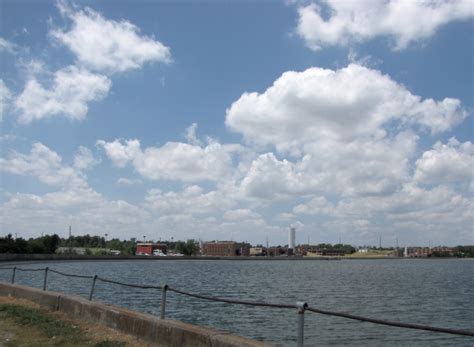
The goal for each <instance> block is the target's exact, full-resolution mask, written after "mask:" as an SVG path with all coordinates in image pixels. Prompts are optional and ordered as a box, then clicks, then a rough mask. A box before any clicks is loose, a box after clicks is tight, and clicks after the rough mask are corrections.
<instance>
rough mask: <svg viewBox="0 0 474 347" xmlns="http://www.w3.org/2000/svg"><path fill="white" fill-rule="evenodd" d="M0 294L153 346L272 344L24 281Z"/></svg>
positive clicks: (2, 289) (1, 287)
mask: <svg viewBox="0 0 474 347" xmlns="http://www.w3.org/2000/svg"><path fill="white" fill-rule="evenodd" d="M0 296H13V297H16V298H21V299H27V300H30V301H33V302H35V303H37V304H39V305H41V306H42V307H44V308H46V309H48V310H50V311H59V312H62V313H65V314H67V315H68V316H69V317H70V318H73V319H78V320H84V321H88V322H91V323H97V324H101V325H104V326H107V327H109V328H113V329H116V330H118V331H120V332H123V333H125V334H128V335H132V336H134V337H136V338H138V339H140V340H143V341H146V342H147V343H150V344H152V345H154V346H196V347H201V346H212V347H237V346H243V347H264V346H270V345H269V344H266V343H263V342H259V341H254V340H251V339H247V338H243V337H239V336H235V335H232V334H230V333H227V332H225V331H221V330H217V329H212V328H206V327H199V326H196V325H192V324H187V323H182V322H178V321H174V320H169V319H159V318H158V317H155V316H152V315H149V314H144V313H139V312H134V311H130V310H127V309H124V308H121V307H116V306H112V305H107V304H103V303H99V302H96V301H88V300H86V299H83V298H81V297H78V296H73V295H66V294H63V293H57V292H50V291H42V290H40V289H36V288H31V287H27V286H22V285H17V284H15V285H12V284H7V283H3V282H0Z"/></svg>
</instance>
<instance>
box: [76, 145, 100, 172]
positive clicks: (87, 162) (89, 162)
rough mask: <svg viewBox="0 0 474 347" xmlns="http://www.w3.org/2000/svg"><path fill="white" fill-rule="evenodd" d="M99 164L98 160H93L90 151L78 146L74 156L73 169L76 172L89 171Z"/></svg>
mask: <svg viewBox="0 0 474 347" xmlns="http://www.w3.org/2000/svg"><path fill="white" fill-rule="evenodd" d="M99 163H100V160H99V159H97V158H95V157H94V155H93V154H92V152H91V150H90V149H89V148H87V147H84V146H80V147H79V148H78V150H77V153H76V155H75V156H74V167H75V168H76V169H78V170H89V169H92V168H93V167H94V166H96V165H97V164H99Z"/></svg>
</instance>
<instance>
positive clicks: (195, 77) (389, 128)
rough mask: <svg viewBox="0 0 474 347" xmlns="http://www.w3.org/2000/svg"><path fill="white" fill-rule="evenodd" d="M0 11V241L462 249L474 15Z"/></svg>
mask: <svg viewBox="0 0 474 347" xmlns="http://www.w3.org/2000/svg"><path fill="white" fill-rule="evenodd" d="M473 6H474V5H473V3H472V1H470V0H465V1H464V0H452V1H411V0H388V1H379V2H374V1H365V0H364V1H341V0H325V1H290V0H286V1H284V0H282V1H250V0H246V1H217V0H214V1H207V0H205V1H191V0H182V1H161V0H156V1H150V0H147V1H145V0H138V1H131V0H124V1H120V2H117V1H105V0H104V1H75V2H73V1H44V0H40V1H31V0H22V1H13V0H0V22H1V23H0V64H1V65H0V66H1V68H0V72H1V75H0V129H1V134H0V148H1V153H0V179H1V181H0V211H1V212H0V218H1V222H0V228H1V232H0V234H1V235H2V236H6V235H7V234H9V233H11V234H14V235H17V236H18V237H23V238H30V237H37V236H40V235H41V234H43V233H44V234H52V233H57V234H58V235H59V236H61V237H67V235H68V232H69V226H71V228H72V234H73V235H84V234H93V235H105V234H107V235H108V238H109V239H110V238H120V239H129V238H131V237H135V238H137V239H140V240H141V239H143V238H146V239H147V240H171V239H174V240H179V239H181V240H185V239H200V240H203V241H207V240H233V241H247V242H250V243H252V244H265V243H266V242H267V240H268V242H269V244H270V245H277V244H281V245H284V244H286V243H287V242H288V241H287V240H288V229H289V227H290V226H293V227H296V243H297V244H298V243H308V242H309V243H311V244H317V243H322V242H329V243H337V242H343V243H348V244H353V245H378V244H379V240H380V239H381V240H382V244H383V246H395V245H396V244H397V243H398V245H400V246H410V245H419V246H429V245H431V246H435V245H452V246H454V245H458V244H474V234H473V222H474V208H473V193H474V183H473V155H474V145H473V120H472V117H473V115H472V113H473V107H474V98H473V91H474V89H473V79H474V69H473V68H474V66H473V61H474V60H473V58H474V57H473V54H474V53H473V52H474V30H473V29H474V19H473V17H474V8H473Z"/></svg>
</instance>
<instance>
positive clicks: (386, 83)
mask: <svg viewBox="0 0 474 347" xmlns="http://www.w3.org/2000/svg"><path fill="white" fill-rule="evenodd" d="M466 116H467V113H466V111H465V110H463V109H462V107H461V104H460V101H459V100H457V99H450V98H446V99H444V100H442V101H435V100H432V99H424V100H423V99H422V98H421V97H419V96H416V95H413V94H412V93H410V92H409V91H408V90H407V89H406V88H405V87H404V86H403V85H400V84H399V83H397V82H395V81H394V80H392V79H391V78H390V77H389V76H387V75H383V74H382V73H381V72H379V71H377V70H372V69H369V68H366V67H363V66H360V65H357V64H350V65H349V66H347V67H346V68H343V69H340V70H336V71H334V70H330V69H322V68H317V67H314V68H309V69H307V70H305V71H303V72H294V71H290V72H285V73H284V74H283V75H282V76H281V77H280V78H278V79H277V80H276V81H275V82H274V84H273V85H272V86H271V87H270V88H268V89H267V90H266V91H265V92H263V93H261V94H259V93H255V92H253V93H244V94H243V95H242V96H241V97H240V98H239V99H238V100H237V101H235V102H234V103H233V104H232V105H231V107H230V108H229V109H228V110H227V116H226V125H227V126H228V128H229V129H231V130H233V131H235V132H239V133H241V134H243V135H244V137H245V139H246V140H248V141H249V142H252V143H256V144H260V145H268V144H271V145H274V146H275V147H276V148H277V150H279V151H281V152H290V153H299V152H300V151H301V149H302V147H304V145H305V144H306V143H312V142H315V141H319V140H321V139H342V140H344V141H350V140H354V139H356V138H361V137H374V138H382V137H384V136H385V135H386V131H385V127H387V126H388V123H389V122H393V121H398V122H399V123H409V124H420V125H422V126H424V127H427V128H428V129H430V130H431V131H432V132H433V133H437V132H441V131H446V130H450V129H452V128H453V127H454V126H455V125H457V124H459V123H460V122H461V121H463V120H464V119H465V117H466Z"/></svg>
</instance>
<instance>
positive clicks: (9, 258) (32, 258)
mask: <svg viewBox="0 0 474 347" xmlns="http://www.w3.org/2000/svg"><path fill="white" fill-rule="evenodd" d="M406 259H417V260H422V259H425V260H433V259H445V260H448V259H474V258H457V257H431V258H403V257H350V256H348V257H328V256H325V257H302V256H294V257H241V256H238V257H212V256H182V257H174V256H167V257H153V256H111V255H104V256H94V255H64V254H15V253H4V254H0V264H1V263H12V262H20V263H23V262H41V261H130V260H131V261H135V260H148V261H172V260H178V261H182V260H194V261H204V260H223V261H225V260H236V261H244V260H251V261H259V260H265V261H279V260H284V261H298V260H299V261H301V260H303V261H318V260H319V261H321V260H406Z"/></svg>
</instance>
